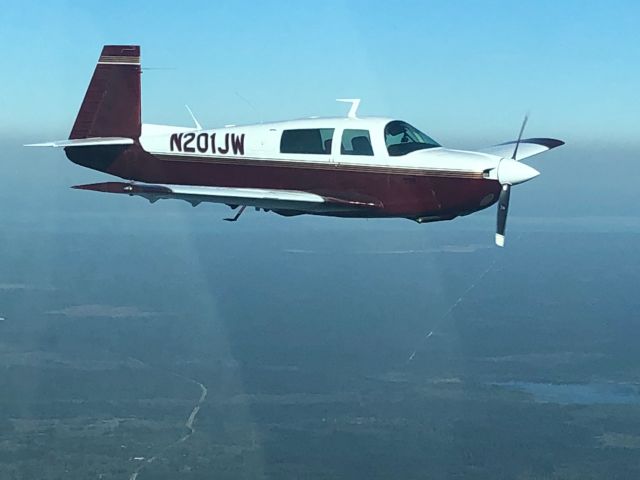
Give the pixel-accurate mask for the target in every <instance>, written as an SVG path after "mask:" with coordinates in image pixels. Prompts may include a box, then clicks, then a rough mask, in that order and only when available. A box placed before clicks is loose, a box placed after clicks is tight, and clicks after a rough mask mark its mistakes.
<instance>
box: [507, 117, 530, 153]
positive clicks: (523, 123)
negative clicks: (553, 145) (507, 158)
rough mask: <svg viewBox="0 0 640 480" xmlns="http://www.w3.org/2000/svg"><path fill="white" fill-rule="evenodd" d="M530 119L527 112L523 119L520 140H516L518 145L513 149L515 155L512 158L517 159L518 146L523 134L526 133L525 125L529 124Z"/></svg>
mask: <svg viewBox="0 0 640 480" xmlns="http://www.w3.org/2000/svg"><path fill="white" fill-rule="evenodd" d="M528 121H529V114H528V113H527V114H526V115H525V116H524V119H523V120H522V125H521V126H520V133H519V134H518V140H517V141H516V146H515V148H514V149H513V155H511V160H515V159H516V156H517V155H518V147H519V146H520V141H521V140H522V134H523V133H524V127H526V126H527V122H528Z"/></svg>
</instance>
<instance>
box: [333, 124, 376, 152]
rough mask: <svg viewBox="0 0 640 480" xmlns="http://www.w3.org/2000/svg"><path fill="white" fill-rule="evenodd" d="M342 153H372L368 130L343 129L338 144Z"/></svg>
mask: <svg viewBox="0 0 640 480" xmlns="http://www.w3.org/2000/svg"><path fill="white" fill-rule="evenodd" d="M340 153H341V154H342V155H369V156H371V155H373V148H371V137H370V136H369V130H356V129H345V130H344V132H343V133H342V144H341V145H340Z"/></svg>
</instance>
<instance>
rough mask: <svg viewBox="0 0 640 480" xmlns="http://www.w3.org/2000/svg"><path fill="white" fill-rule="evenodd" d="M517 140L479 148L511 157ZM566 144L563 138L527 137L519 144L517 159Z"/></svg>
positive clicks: (485, 151) (500, 155)
mask: <svg viewBox="0 0 640 480" xmlns="http://www.w3.org/2000/svg"><path fill="white" fill-rule="evenodd" d="M515 144H516V141H515V140H514V141H511V142H505V143H501V144H499V145H493V146H491V147H487V148H482V149H480V150H478V151H479V152H482V153H489V154H491V155H496V156H497V157H502V158H511V156H512V155H513V149H514V147H515ZM560 145H564V142H563V141H562V140H556V139H555V138H526V139H522V140H520V145H519V146H518V156H517V158H516V160H522V159H524V158H527V157H532V156H534V155H538V154H539V153H542V152H546V151H547V150H551V149H552V148H556V147H559V146H560Z"/></svg>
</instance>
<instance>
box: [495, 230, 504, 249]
mask: <svg viewBox="0 0 640 480" xmlns="http://www.w3.org/2000/svg"><path fill="white" fill-rule="evenodd" d="M496 245H497V246H499V247H504V235H500V234H499V233H496Z"/></svg>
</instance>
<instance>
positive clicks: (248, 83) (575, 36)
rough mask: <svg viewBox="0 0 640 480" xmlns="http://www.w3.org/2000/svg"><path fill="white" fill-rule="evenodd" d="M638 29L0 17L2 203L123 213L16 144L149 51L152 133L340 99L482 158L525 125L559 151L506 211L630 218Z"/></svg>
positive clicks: (237, 14)
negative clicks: (110, 58) (108, 52)
mask: <svg viewBox="0 0 640 480" xmlns="http://www.w3.org/2000/svg"><path fill="white" fill-rule="evenodd" d="M638 25H640V3H638V2H636V1H589V2H586V1H574V0H563V1H547V0H540V1H536V2H515V1H483V2H476V1H462V0H459V1H439V2H433V1H425V0H421V1H413V0H406V1H403V2H388V1H387V2H380V1H346V0H324V1H322V2H313V3H312V2H284V1H282V2H280V1H269V2H266V1H265V2H258V1H255V2H246V1H234V2H202V1H201V2H193V1H181V2H168V1H163V0H158V1H154V2H136V1H130V0H129V1H119V0H118V1H110V2H96V1H83V2H71V1H56V0H52V1H48V2H35V1H23V2H3V6H2V9H0V41H1V42H2V45H4V48H3V56H4V60H5V62H4V65H5V67H4V68H2V69H0V144H1V146H2V150H3V152H4V159H3V161H2V162H0V178H1V179H2V180H1V182H2V186H3V188H1V189H0V202H3V203H2V204H3V205H5V207H6V206H7V205H14V206H16V208H20V209H21V212H23V211H24V209H25V208H27V206H29V205H30V206H31V207H32V208H33V209H34V211H39V210H40V208H39V205H41V204H42V198H43V196H44V197H45V198H47V199H49V203H48V205H49V206H53V205H60V207H59V208H60V209H62V210H64V209H65V208H66V207H64V206H63V204H62V203H56V201H59V202H62V200H63V199H66V200H65V201H66V202H67V203H68V204H69V205H71V204H73V205H75V208H79V209H82V208H88V209H93V210H95V208H98V207H100V208H109V207H108V205H112V206H113V208H114V210H118V209H119V208H122V204H121V203H120V201H119V200H115V199H114V200H111V201H110V202H109V203H107V202H106V201H105V200H104V199H103V198H102V196H99V195H96V196H95V197H96V198H95V201H93V199H88V198H87V201H86V203H82V204H78V203H77V198H78V197H77V191H70V190H69V189H68V188H67V187H68V186H69V185H73V184H76V183H86V182H92V181H104V180H105V176H104V175H102V174H100V173H98V172H93V171H89V170H86V169H82V168H80V167H77V166H75V165H73V164H71V163H70V162H68V161H66V159H65V158H64V155H63V154H62V152H61V151H59V150H47V151H44V150H38V151H34V150H33V149H31V150H29V149H25V148H22V147H21V145H22V144H24V143H30V142H39V141H47V140H55V139H64V138H66V137H67V136H68V133H69V131H70V129H71V125H72V123H73V121H74V119H75V116H76V114H77V111H78V108H79V106H80V103H81V101H82V98H83V96H84V93H85V91H86V88H87V85H88V82H89V79H90V77H91V74H92V72H93V69H94V66H95V63H96V61H97V59H98V56H99V54H100V50H101V48H102V45H104V44H139V45H141V48H142V64H143V69H144V72H143V77H142V82H143V83H142V115H143V121H144V122H146V123H161V124H170V125H184V126H190V125H192V121H191V118H190V116H189V115H188V113H187V111H186V109H185V108H184V105H185V104H188V105H189V106H190V107H191V109H192V110H193V111H194V113H195V115H196V116H197V117H198V119H199V121H200V123H201V124H202V125H203V126H204V127H205V128H214V127H217V126H221V125H225V124H230V123H232V124H243V123H257V122H261V121H269V120H285V119H290V118H300V117H307V116H311V115H319V116H335V115H346V112H347V110H348V106H347V105H344V104H340V103H337V102H335V99H336V98H345V97H346V98H354V97H355V98H361V99H362V103H361V106H360V111H359V113H360V114H361V115H383V116H390V117H395V118H400V119H403V120H406V121H409V122H410V123H412V124H414V125H416V126H417V127H418V128H420V129H421V130H423V131H425V132H426V133H428V134H429V135H431V136H432V137H433V138H435V139H436V140H438V141H439V142H440V143H441V144H443V145H445V146H448V147H457V148H469V149H472V148H474V147H483V146H487V145H492V144H495V143H499V142H503V141H507V140H511V139H514V138H515V137H516V136H517V132H518V129H519V126H520V123H521V121H522V118H523V116H524V114H525V113H526V112H529V113H530V120H529V123H528V125H527V131H526V133H525V136H530V137H554V138H560V139H562V140H564V141H566V145H565V146H563V147H562V148H560V149H557V150H554V151H553V152H550V153H548V154H545V155H541V156H539V157H535V158H534V159H532V160H531V162H530V163H531V164H532V165H533V166H534V167H535V168H537V169H538V170H540V171H541V172H542V175H541V176H540V177H538V178H537V179H536V180H535V182H529V183H527V184H526V185H522V186H519V188H518V192H517V196H516V197H515V198H514V201H512V204H513V205H512V206H513V207H514V209H512V210H513V213H514V214H516V212H518V214H520V215H532V216H549V215H552V216H553V215H564V216H574V217H581V218H584V217H589V216H594V215H596V216H599V217H600V219H601V220H602V219H603V218H604V217H605V216H611V215H613V216H615V215H623V216H627V217H628V216H635V217H636V220H637V219H638V210H637V204H638V203H639V202H640V193H639V192H640V189H638V187H637V179H638V178H640V159H639V158H638V151H640V150H639V148H640V135H638V133H639V131H640V95H638V85H640V28H638ZM17 187H19V189H20V192H19V193H18V194H16V191H15V188H17ZM126 200H127V201H129V199H126ZM127 205H129V204H127ZM136 205H138V204H137V203H136ZM154 207H156V206H154ZM125 208H128V207H125ZM132 208H134V209H135V208H136V207H135V206H132ZM163 208H164V207H163ZM167 208H174V207H167ZM175 208H179V209H180V208H186V207H183V206H179V207H175ZM189 208H190V207H189ZM6 210H7V211H8V210H9V208H8V207H7V209H6ZM490 210H491V211H490V212H489V211H487V212H483V213H482V214H481V215H484V214H486V215H487V216H493V215H494V212H493V209H490ZM141 211H142V210H141ZM146 211H147V210H144V212H146ZM189 212H190V211H189ZM225 213H226V212H225ZM20 214H21V215H23V213H20ZM185 214H187V213H186V211H185ZM518 214H516V215H512V217H517V215H518ZM189 215H193V213H189ZM464 220H465V222H467V219H464ZM304 221H307V220H304ZM311 221H313V222H317V221H318V219H311ZM483 221H484V220H483ZM510 221H512V220H510ZM513 221H517V218H514V220H513ZM581 221H583V220H581ZM491 222H493V220H491ZM486 226H487V227H488V228H489V229H491V228H492V226H491V225H490V224H487V225H486Z"/></svg>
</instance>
